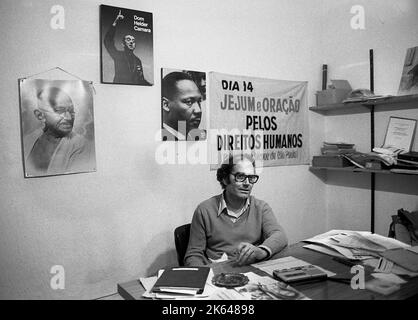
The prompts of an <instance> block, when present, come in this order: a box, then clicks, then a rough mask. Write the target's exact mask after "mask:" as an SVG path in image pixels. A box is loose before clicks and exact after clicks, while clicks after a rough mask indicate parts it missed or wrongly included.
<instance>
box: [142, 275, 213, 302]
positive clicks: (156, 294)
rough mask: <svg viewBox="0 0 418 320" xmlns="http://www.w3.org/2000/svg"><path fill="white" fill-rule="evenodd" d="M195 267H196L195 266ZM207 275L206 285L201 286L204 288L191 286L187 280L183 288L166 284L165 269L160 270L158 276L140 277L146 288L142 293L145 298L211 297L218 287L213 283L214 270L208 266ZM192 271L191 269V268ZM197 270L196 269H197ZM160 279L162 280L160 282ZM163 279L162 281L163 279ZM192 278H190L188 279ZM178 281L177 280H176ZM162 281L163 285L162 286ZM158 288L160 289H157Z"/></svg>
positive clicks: (179, 298) (180, 298)
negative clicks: (163, 276)
mask: <svg viewBox="0 0 418 320" xmlns="http://www.w3.org/2000/svg"><path fill="white" fill-rule="evenodd" d="M177 269H183V270H179V271H188V270H184V269H190V268H177ZM193 269H195V268H193ZM207 269H208V270H207V272H208V273H207V275H206V278H205V282H204V285H203V286H201V285H199V287H202V290H199V289H197V288H191V287H190V285H188V287H187V284H186V282H187V281H186V282H183V281H181V282H183V284H184V285H186V286H184V285H183V288H181V287H179V286H177V287H176V286H174V285H170V286H171V287H170V286H168V285H166V279H165V278H167V275H168V274H166V277H165V278H162V275H163V274H164V270H160V271H159V273H158V276H155V277H148V278H140V281H141V283H142V285H143V287H144V288H145V293H144V294H143V295H142V296H143V297H144V298H152V299H178V300H184V299H187V300H193V299H204V298H206V299H207V298H209V296H210V295H211V294H212V293H213V291H214V290H215V289H216V288H215V286H214V285H213V284H212V278H213V271H212V269H210V268H207ZM189 271H191V270H189ZM195 271H196V270H195ZM158 280H160V282H158ZM161 280H162V281H161ZM188 280H190V279H188ZM176 281H177V280H176ZM161 283H162V284H163V286H161ZM181 285H182V284H181ZM156 288H158V289H156Z"/></svg>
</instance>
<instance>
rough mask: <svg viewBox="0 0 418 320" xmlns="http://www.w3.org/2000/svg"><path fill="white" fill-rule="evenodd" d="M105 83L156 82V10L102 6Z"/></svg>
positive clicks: (102, 54) (101, 21)
mask: <svg viewBox="0 0 418 320" xmlns="http://www.w3.org/2000/svg"><path fill="white" fill-rule="evenodd" d="M100 40H101V46H100V49H101V50H100V51H101V82H102V83H114V84H131V85H139V86H151V85H153V84H154V58H153V24H152V13H150V12H144V11H136V10H131V9H125V8H119V7H112V6H106V5H101V6H100Z"/></svg>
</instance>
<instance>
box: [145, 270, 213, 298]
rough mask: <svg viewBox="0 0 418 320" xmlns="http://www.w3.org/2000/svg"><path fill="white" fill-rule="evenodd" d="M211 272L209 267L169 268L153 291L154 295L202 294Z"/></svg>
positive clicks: (158, 280)
mask: <svg viewBox="0 0 418 320" xmlns="http://www.w3.org/2000/svg"><path fill="white" fill-rule="evenodd" d="M209 271H210V268H209V267H174V268H167V269H165V270H164V272H163V274H162V275H161V276H160V277H159V278H158V279H157V282H156V283H155V285H154V287H153V288H152V290H151V291H152V292H154V293H162V292H164V293H167V292H172V293H175V292H178V293H183V294H184V293H187V292H189V293H190V294H199V293H202V292H203V290H204V288H205V284H206V280H207V278H208V275H209Z"/></svg>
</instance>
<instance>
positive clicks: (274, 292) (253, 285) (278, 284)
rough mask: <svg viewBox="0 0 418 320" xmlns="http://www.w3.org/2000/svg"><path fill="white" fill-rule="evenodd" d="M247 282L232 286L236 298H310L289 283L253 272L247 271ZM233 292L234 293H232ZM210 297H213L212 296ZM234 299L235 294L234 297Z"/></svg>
mask: <svg viewBox="0 0 418 320" xmlns="http://www.w3.org/2000/svg"><path fill="white" fill-rule="evenodd" d="M245 275H246V276H247V277H248V279H249V282H248V284H246V285H245V286H243V287H238V288H234V289H233V291H235V292H236V293H238V299H242V300H311V299H310V298H308V297H307V296H305V295H304V294H303V293H302V292H300V291H298V290H296V289H295V288H293V287H291V286H290V285H288V284H286V283H284V282H282V281H277V280H275V279H273V278H271V277H268V276H259V275H257V274H255V273H253V272H247V273H245ZM234 294H235V293H234ZM212 298H215V297H214V296H212ZM234 298H235V299H236V298H237V296H235V297H234Z"/></svg>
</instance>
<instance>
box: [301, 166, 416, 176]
mask: <svg viewBox="0 0 418 320" xmlns="http://www.w3.org/2000/svg"><path fill="white" fill-rule="evenodd" d="M309 170H329V171H344V172H355V173H356V172H361V173H381V174H406V175H418V170H415V171H413V170H401V169H398V170H399V171H398V170H397V169H392V170H383V169H381V170H371V169H362V168H357V167H342V168H339V167H314V166H310V167H309ZM393 170H394V171H393Z"/></svg>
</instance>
